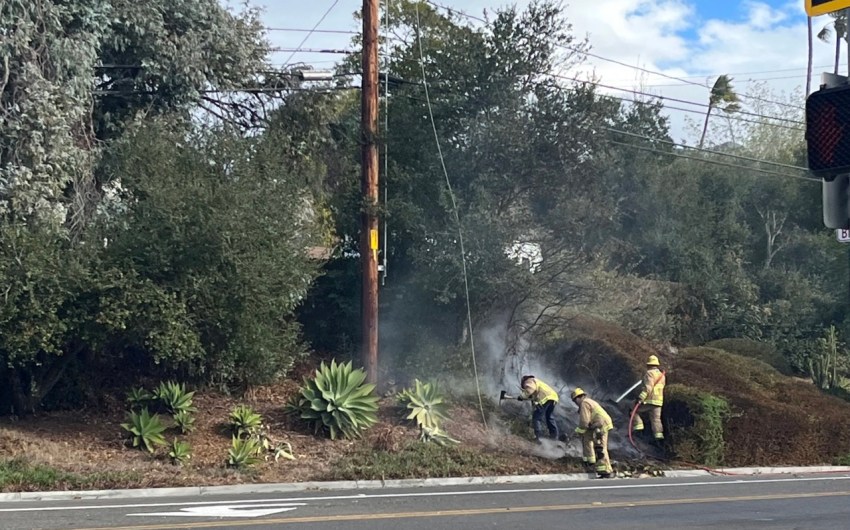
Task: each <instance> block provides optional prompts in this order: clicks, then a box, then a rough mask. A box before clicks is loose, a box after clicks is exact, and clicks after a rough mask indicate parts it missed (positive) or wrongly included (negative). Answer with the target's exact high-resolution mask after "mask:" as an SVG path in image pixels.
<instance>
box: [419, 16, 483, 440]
mask: <svg viewBox="0 0 850 530" xmlns="http://www.w3.org/2000/svg"><path fill="white" fill-rule="evenodd" d="M420 30H421V21H420V18H419V4H418V3H417V4H416V34H417V35H416V36H417V38H416V40H417V41H418V43H419V65H420V66H421V68H422V85H423V87H424V88H425V100H426V102H427V105H428V115H429V117H430V118H431V129H432V130H433V131H434V141H435V143H436V144H437V154H438V155H439V157H440V166H441V167H442V169H443V175H444V176H445V178H446V187H447V188H448V191H449V197H450V198H451V201H452V211H453V212H454V217H455V222H456V223H457V235H458V242H459V244H460V257H461V265H462V270H463V288H464V292H465V294H466V318H467V325H468V327H469V346H470V350H471V352H472V370H473V374H474V376H475V389H476V393H477V394H478V408H479V409H480V411H481V421H482V423H483V424H484V428H485V429H486V428H487V415H486V413H485V412H484V401H483V399H482V396H481V383H480V381H479V377H478V363H477V361H476V359H475V334H474V333H473V328H472V304H471V302H470V297H469V275H468V273H467V267H466V247H465V245H464V240H463V227H462V226H461V223H460V213H459V212H458V206H457V200H456V199H455V194H454V191H453V189H452V182H451V179H450V178H449V170H448V168H447V167H446V159H445V156H443V146H442V144H441V143H440V134H439V132H437V121H436V120H435V119H434V109H433V107H432V105H431V94H430V92H429V91H428V74H427V72H426V70H425V51H424V49H423V47H422V32H421V31H420Z"/></svg>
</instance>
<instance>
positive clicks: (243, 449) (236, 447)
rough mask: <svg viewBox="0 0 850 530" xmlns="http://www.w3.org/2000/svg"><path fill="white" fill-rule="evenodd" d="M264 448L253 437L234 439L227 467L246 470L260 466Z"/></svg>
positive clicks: (228, 455) (228, 454)
mask: <svg viewBox="0 0 850 530" xmlns="http://www.w3.org/2000/svg"><path fill="white" fill-rule="evenodd" d="M262 450H263V448H262V447H261V446H260V444H259V443H258V442H257V440H256V439H255V438H253V437H249V438H238V437H236V436H234V437H233V439H232V441H231V446H230V450H229V451H228V453H227V465H229V466H232V467H235V468H238V469H244V468H249V467H251V466H254V465H256V464H258V463H259V462H260V461H261V460H262V459H261V458H260V456H259V455H260V453H261V452H262Z"/></svg>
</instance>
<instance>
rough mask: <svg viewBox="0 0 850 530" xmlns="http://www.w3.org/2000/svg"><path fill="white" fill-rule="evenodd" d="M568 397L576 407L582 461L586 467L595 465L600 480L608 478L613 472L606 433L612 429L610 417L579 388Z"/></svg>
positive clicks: (577, 432)
mask: <svg viewBox="0 0 850 530" xmlns="http://www.w3.org/2000/svg"><path fill="white" fill-rule="evenodd" d="M570 397H571V398H572V400H573V403H575V404H576V405H578V413H579V421H578V427H576V434H578V435H580V436H581V439H582V442H583V443H582V452H583V455H584V458H583V460H584V462H585V464H586V465H588V466H593V465H594V464H595V465H596V473H597V475H598V476H599V477H600V478H608V477H610V476H611V474H612V473H613V472H614V469H613V468H612V467H611V459H610V458H608V431H610V430H611V429H613V428H614V423H613V422H612V421H611V416H609V415H608V413H607V412H605V409H603V408H602V405H600V404H599V403H597V402H596V401H594V400H592V399H590V397H589V396H588V395H587V394H586V393H585V392H584V390H582V389H580V388H576V389H575V390H573V392H572V394H571V395H570Z"/></svg>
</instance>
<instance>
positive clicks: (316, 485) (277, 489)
mask: <svg viewBox="0 0 850 530" xmlns="http://www.w3.org/2000/svg"><path fill="white" fill-rule="evenodd" d="M717 471H720V472H722V473H729V474H734V475H742V476H743V475H753V476H754V475H783V474H786V475H787V474H816V473H850V466H814V467H741V468H719V469H718V470H717ZM709 475H711V473H709V472H708V471H704V470H666V471H664V477H666V478H694V477H703V476H709ZM584 480H593V475H591V474H588V473H571V474H553V475H515V476H510V475H507V476H492V477H456V478H426V479H399V480H345V481H328V482H291V483H270V484H234V485H229V486H185V487H172V488H140V489H115V490H89V491H44V492H12V493H0V502H13V501H60V500H100V499H138V498H146V497H189V496H196V497H197V496H211V495H253V494H264V493H302V492H306V491H345V490H374V489H386V488H426V487H446V486H481V485H498V484H539V483H551V482H577V481H584Z"/></svg>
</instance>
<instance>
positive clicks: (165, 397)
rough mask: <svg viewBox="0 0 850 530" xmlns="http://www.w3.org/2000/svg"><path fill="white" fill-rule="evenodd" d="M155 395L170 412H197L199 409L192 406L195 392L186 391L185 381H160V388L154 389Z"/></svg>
mask: <svg viewBox="0 0 850 530" xmlns="http://www.w3.org/2000/svg"><path fill="white" fill-rule="evenodd" d="M154 395H155V396H156V398H157V399H158V400H159V401H160V403H161V404H162V406H163V407H165V410H167V411H168V413H169V414H177V413H178V412H196V410H197V409H195V408H194V407H193V406H192V398H193V397H194V395H195V393H194V392H186V385H184V384H183V383H175V382H174V381H168V382H167V383H160V385H159V388H157V389H156V390H154Z"/></svg>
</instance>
